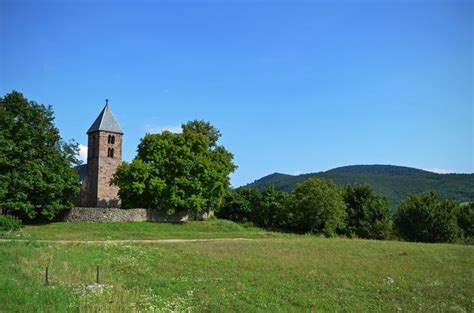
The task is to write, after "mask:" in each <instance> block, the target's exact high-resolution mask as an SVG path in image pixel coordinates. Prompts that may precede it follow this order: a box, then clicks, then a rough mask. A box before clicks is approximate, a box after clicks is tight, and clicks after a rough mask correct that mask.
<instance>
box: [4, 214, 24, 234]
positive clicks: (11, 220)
mask: <svg viewBox="0 0 474 313" xmlns="http://www.w3.org/2000/svg"><path fill="white" fill-rule="evenodd" d="M19 229H20V222H19V221H18V219H17V218H16V217H13V216H11V215H0V231H14V230H19Z"/></svg>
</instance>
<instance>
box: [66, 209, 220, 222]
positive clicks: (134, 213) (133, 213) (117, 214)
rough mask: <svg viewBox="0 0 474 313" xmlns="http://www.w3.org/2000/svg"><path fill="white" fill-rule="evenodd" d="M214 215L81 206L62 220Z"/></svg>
mask: <svg viewBox="0 0 474 313" xmlns="http://www.w3.org/2000/svg"><path fill="white" fill-rule="evenodd" d="M212 216H214V212H209V213H208V212H204V213H189V212H186V211H181V212H177V213H176V214H173V215H167V214H166V213H163V212H162V211H158V210H155V209H120V208H83V207H76V208H72V209H69V210H67V211H66V212H65V213H64V215H63V218H62V219H63V221H65V222H68V223H83V222H89V223H111V222H144V221H149V222H186V221H193V220H205V219H208V218H210V217H212Z"/></svg>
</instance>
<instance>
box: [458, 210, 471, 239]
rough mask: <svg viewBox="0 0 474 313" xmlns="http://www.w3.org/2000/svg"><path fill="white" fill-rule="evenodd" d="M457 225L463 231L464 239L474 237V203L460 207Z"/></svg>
mask: <svg viewBox="0 0 474 313" xmlns="http://www.w3.org/2000/svg"><path fill="white" fill-rule="evenodd" d="M458 225H459V227H460V228H461V230H462V231H463V234H464V237H466V238H467V237H474V202H470V203H463V204H461V205H460V207H459V212H458Z"/></svg>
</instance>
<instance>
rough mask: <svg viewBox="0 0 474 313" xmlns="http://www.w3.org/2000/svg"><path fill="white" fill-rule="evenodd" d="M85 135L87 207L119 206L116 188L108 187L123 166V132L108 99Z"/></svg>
mask: <svg viewBox="0 0 474 313" xmlns="http://www.w3.org/2000/svg"><path fill="white" fill-rule="evenodd" d="M87 135H88V154H87V187H86V194H87V205H88V206H91V207H102V208H103V207H118V206H119V204H120V199H119V197H118V190H119V188H118V186H111V185H110V179H111V178H112V176H113V175H114V173H115V171H116V170H117V167H118V166H119V165H120V164H121V163H122V136H123V132H122V129H121V128H120V125H119V124H118V122H117V120H116V119H115V117H114V116H113V114H112V112H111V111H110V108H109V104H108V100H105V107H104V109H103V110H102V112H100V114H99V116H98V117H97V119H96V120H95V121H94V123H93V124H92V126H91V127H90V128H89V130H88V131H87Z"/></svg>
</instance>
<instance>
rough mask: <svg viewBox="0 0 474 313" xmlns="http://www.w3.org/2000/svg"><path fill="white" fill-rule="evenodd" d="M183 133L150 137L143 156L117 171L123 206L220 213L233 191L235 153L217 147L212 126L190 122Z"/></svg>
mask: <svg viewBox="0 0 474 313" xmlns="http://www.w3.org/2000/svg"><path fill="white" fill-rule="evenodd" d="M182 129H183V132H182V133H180V134H174V133H171V132H168V131H164V132H162V133H161V134H146V135H145V137H144V138H142V140H141V142H140V144H139V145H138V154H137V156H136V157H135V159H134V160H133V161H132V162H131V163H130V164H127V163H124V164H122V165H121V166H120V167H119V168H118V169H117V171H116V173H115V176H114V178H113V180H112V181H113V183H114V184H116V185H118V186H119V187H120V191H119V195H120V198H121V200H122V205H123V206H124V207H128V208H131V207H146V208H158V209H162V210H165V211H166V212H167V213H168V214H172V213H174V212H176V211H178V210H188V211H191V212H203V211H210V210H217V209H218V208H219V207H220V206H221V204H222V200H223V197H224V195H225V194H226V193H227V192H228V191H229V189H230V181H229V174H230V173H231V172H233V171H234V170H235V168H236V166H235V165H234V164H233V162H232V159H233V155H232V154H231V153H229V152H228V151H227V150H226V149H225V148H224V147H222V146H219V145H217V140H218V139H219V136H220V133H219V131H218V130H217V129H215V128H214V127H213V126H212V125H211V124H209V123H206V122H203V121H191V122H189V123H187V124H184V125H182Z"/></svg>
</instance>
